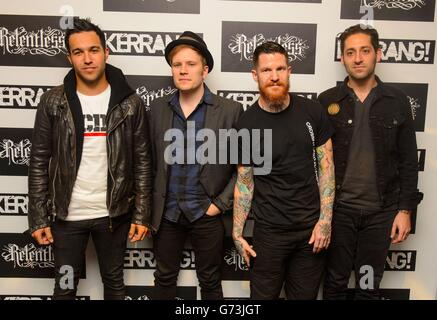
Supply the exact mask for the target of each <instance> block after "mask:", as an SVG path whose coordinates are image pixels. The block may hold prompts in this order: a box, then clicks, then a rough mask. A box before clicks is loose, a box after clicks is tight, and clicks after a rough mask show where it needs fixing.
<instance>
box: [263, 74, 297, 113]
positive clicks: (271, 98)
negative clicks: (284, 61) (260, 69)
mask: <svg viewBox="0 0 437 320" xmlns="http://www.w3.org/2000/svg"><path fill="white" fill-rule="evenodd" d="M289 88H290V83H289V82H288V81H287V83H283V82H276V83H275V84H274V85H273V84H272V83H269V84H267V85H264V86H262V87H261V86H259V91H260V95H261V96H262V97H263V99H264V100H266V101H267V102H268V104H269V107H270V108H272V109H276V108H281V109H282V108H283V107H284V103H285V101H286V100H287V98H288V89H289Z"/></svg>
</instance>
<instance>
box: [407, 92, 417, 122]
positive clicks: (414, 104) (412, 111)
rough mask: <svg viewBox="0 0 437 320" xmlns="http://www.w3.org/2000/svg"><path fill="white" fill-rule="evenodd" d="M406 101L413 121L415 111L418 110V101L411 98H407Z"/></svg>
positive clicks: (415, 114)
mask: <svg viewBox="0 0 437 320" xmlns="http://www.w3.org/2000/svg"><path fill="white" fill-rule="evenodd" d="M408 100H409V101H410V106H411V113H412V114H413V120H415V119H416V116H417V109H419V108H420V104H419V99H415V98H412V97H410V96H408Z"/></svg>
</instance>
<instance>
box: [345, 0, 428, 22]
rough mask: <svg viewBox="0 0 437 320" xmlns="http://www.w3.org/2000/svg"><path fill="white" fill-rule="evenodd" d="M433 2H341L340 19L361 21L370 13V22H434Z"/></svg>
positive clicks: (377, 0) (410, 0) (425, 0)
mask: <svg viewBox="0 0 437 320" xmlns="http://www.w3.org/2000/svg"><path fill="white" fill-rule="evenodd" d="M434 9H435V0H342V1H341V18H342V19H361V18H362V14H363V12H365V11H366V12H369V11H371V12H372V14H373V16H372V20H373V19H375V20H395V21H434Z"/></svg>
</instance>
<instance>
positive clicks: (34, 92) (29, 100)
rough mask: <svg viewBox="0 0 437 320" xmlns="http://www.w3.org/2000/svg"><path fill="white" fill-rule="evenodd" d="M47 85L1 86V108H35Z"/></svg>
mask: <svg viewBox="0 0 437 320" xmlns="http://www.w3.org/2000/svg"><path fill="white" fill-rule="evenodd" d="M50 89H51V87H46V86H39V87H36V86H10V85H3V86H0V108H17V109H35V108H36V107H37V106H38V103H39V100H40V99H41V96H42V95H43V93H44V92H46V91H48V90H50Z"/></svg>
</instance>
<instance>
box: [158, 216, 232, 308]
mask: <svg viewBox="0 0 437 320" xmlns="http://www.w3.org/2000/svg"><path fill="white" fill-rule="evenodd" d="M187 236H190V238H191V245H192V247H193V250H194V254H195V257H196V273H197V278H198V280H199V285H200V294H201V297H202V300H218V299H223V291H222V284H221V265H222V261H223V237H224V226H223V221H222V219H221V215H216V216H213V217H211V216H208V215H206V214H205V215H204V216H203V217H202V218H200V219H199V220H196V221H194V222H193V223H190V222H189V221H188V220H187V219H186V218H185V216H184V215H181V218H180V220H179V223H174V222H170V221H168V220H166V219H165V218H164V219H163V220H162V223H161V227H160V229H159V231H158V233H157V235H156V236H155V238H154V239H153V248H154V253H155V259H156V271H155V273H154V275H155V299H161V300H167V299H174V298H175V297H176V284H177V279H178V274H179V269H180V263H181V259H182V250H183V248H184V244H185V240H186V238H187Z"/></svg>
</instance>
